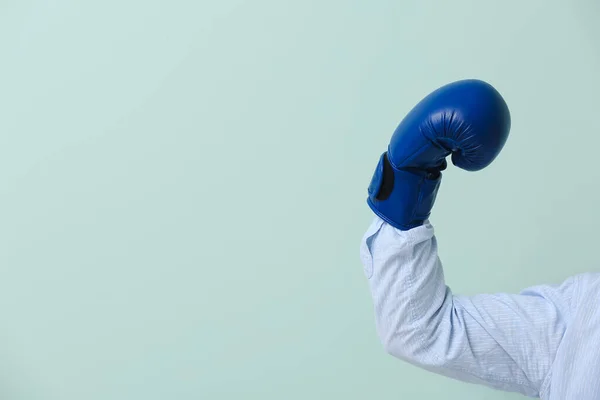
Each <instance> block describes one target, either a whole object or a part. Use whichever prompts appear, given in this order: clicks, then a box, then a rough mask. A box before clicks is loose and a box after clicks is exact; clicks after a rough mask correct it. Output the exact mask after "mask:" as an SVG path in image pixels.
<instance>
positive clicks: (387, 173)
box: [367, 152, 443, 230]
mask: <svg viewBox="0 0 600 400" xmlns="http://www.w3.org/2000/svg"><path fill="white" fill-rule="evenodd" d="M442 169H443V167H442V168H440V170H438V171H434V172H427V171H424V170H416V169H411V170H405V169H397V168H394V166H393V165H392V164H391V163H390V162H389V160H388V158H387V152H386V153H383V154H382V155H381V157H380V159H379V163H378V164H377V168H376V169H375V173H374V174H373V178H372V179H371V184H370V185H369V190H368V193H369V196H368V199H367V203H368V205H369V207H370V208H371V210H373V212H374V213H375V214H377V215H378V216H379V217H380V218H381V219H383V220H384V221H386V222H387V223H388V224H390V225H392V226H393V227H395V228H397V229H400V230H409V229H412V228H415V227H417V226H420V225H422V224H423V222H424V221H425V220H427V218H429V215H430V213H431V209H432V208H433V204H434V203H435V198H436V196H437V192H438V190H439V187H440V183H441V178H442V174H441V170H442Z"/></svg>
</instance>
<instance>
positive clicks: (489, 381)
mask: <svg viewBox="0 0 600 400" xmlns="http://www.w3.org/2000/svg"><path fill="white" fill-rule="evenodd" d="M361 260H362V263H363V266H364V271H365V275H366V277H367V279H368V281H369V285H370V290H371V294H372V297H373V305H374V310H375V317H376V328H377V332H378V335H379V339H380V340H381V343H382V344H383V346H384V348H385V350H386V351H387V352H388V353H389V354H391V355H393V356H395V357H397V358H399V359H402V360H404V361H406V362H409V363H411V364H413V365H416V366H419V367H421V368H424V369H426V370H429V371H432V372H435V373H438V374H441V375H445V376H447V377H450V378H454V379H458V380H461V381H464V382H470V383H476V384H482V385H486V386H489V387H493V388H495V389H499V390H504V391H509V392H518V393H521V394H523V395H526V396H531V397H537V396H538V395H539V391H540V388H541V387H542V385H543V384H544V380H545V379H546V377H547V376H548V373H549V371H550V367H551V365H552V362H553V360H554V356H555V354H556V351H557V349H558V346H559V344H560V341H561V338H562V337H563V334H564V331H565V329H566V327H567V324H568V322H569V319H570V318H571V315H572V308H573V301H572V298H573V296H574V292H575V290H576V286H577V285H576V283H577V277H572V278H570V279H568V280H566V281H565V282H563V283H562V284H560V285H555V286H552V285H542V286H536V287H531V288H528V289H526V290H523V291H522V292H521V293H520V294H503V293H501V294H482V295H477V296H471V297H467V296H457V295H454V294H453V293H452V291H451V289H450V288H449V287H447V286H446V284H445V280H444V272H443V269H442V263H441V261H440V259H439V257H438V252H437V241H436V238H435V235H434V229H433V226H432V225H431V224H430V223H429V222H427V223H425V224H424V225H423V226H420V227H417V228H414V229H411V230H409V231H400V230H398V229H395V228H393V227H392V226H390V225H388V224H386V223H385V222H384V221H382V220H381V219H379V218H377V217H376V218H375V220H374V221H373V223H372V225H371V226H370V227H369V229H368V231H367V232H366V234H365V235H364V237H363V240H362V243H361ZM483 272H485V271H482V273H483Z"/></svg>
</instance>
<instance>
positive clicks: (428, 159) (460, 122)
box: [367, 80, 511, 230]
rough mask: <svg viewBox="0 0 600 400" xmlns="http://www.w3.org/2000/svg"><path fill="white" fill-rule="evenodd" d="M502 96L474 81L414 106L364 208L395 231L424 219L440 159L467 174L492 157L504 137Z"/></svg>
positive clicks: (435, 189) (505, 115)
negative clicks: (367, 206)
mask: <svg viewBox="0 0 600 400" xmlns="http://www.w3.org/2000/svg"><path fill="white" fill-rule="evenodd" d="M510 124H511V123H510V112H509V110H508V106H507V105H506V103H505V101H504V99H503V98H502V96H501V95H500V94H499V93H498V92H497V91H496V89H494V88H493V87H492V86H491V85H489V84H488V83H486V82H482V81H479V80H463V81H458V82H454V83H450V84H448V85H446V86H442V87H441V88H439V89H437V90H436V91H434V92H433V93H431V94H429V95H428V96H427V97H425V98H424V99H423V100H421V102H419V104H417V105H416V106H415V107H414V108H413V109H412V110H411V111H410V112H409V113H408V115H407V116H406V117H405V118H404V119H403V120H402V122H401V123H400V125H398V127H397V128H396V130H395V132H394V134H393V135H392V139H391V140H390V144H389V146H388V149H387V152H385V153H383V154H382V155H381V158H380V159H379V164H378V165H377V169H376V170H375V173H374V175H373V178H372V180H371V184H370V185H369V190H368V193H369V197H368V199H367V203H368V204H369V206H370V207H371V209H372V210H373V212H374V213H375V214H377V215H378V216H379V217H380V218H381V219H383V220H384V221H386V222H387V223H388V224H390V225H392V226H393V227H395V228H397V229H400V230H409V229H412V228H414V227H417V226H420V225H422V224H423V222H424V221H425V220H426V219H428V218H429V215H430V214H431V209H432V208H433V204H434V202H435V199H436V196H437V192H438V190H439V187H440V182H441V178H442V171H443V170H445V169H446V167H447V162H446V157H448V156H449V155H452V157H451V159H452V163H453V164H454V165H456V166H457V167H459V168H462V169H464V170H467V171H478V170H481V169H483V168H485V167H487V166H488V165H490V164H491V163H492V161H494V159H495V158H496V157H497V156H498V154H499V153H500V151H501V150H502V148H503V147H504V144H505V143H506V140H507V138H508V133H509V131H510Z"/></svg>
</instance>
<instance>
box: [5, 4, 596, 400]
mask: <svg viewBox="0 0 600 400" xmlns="http://www.w3.org/2000/svg"><path fill="white" fill-rule="evenodd" d="M599 14H600V7H599V6H598V3H597V2H595V1H593V0H575V1H547V0H532V1H527V2H525V1H521V0H495V1H492V0H488V1H477V0H457V1H442V0H438V1H423V0H404V1H399V0H394V1H387V0H370V1H363V2H358V1H341V0H329V1H316V0H302V1H296V0H293V1H292V0H290V1H276V0H254V1H244V0H219V1H217V0H215V1H210V2H209V1H203V0H200V1H197V0H144V1H141V0H105V1H95V2H92V1H80V0H4V1H2V2H1V3H0V242H1V245H0V398H2V399H3V400H81V399H85V400H107V399H110V400H165V399H176V400H191V399H194V400H199V399H202V400H222V399H223V400H224V399H227V400H229V399H245V400H246V399H247V400H254V399H257V400H258V399H260V400H268V399H286V400H300V399H302V400H304V399H327V400H331V399H344V400H353V399H357V400H358V399H360V400H363V399H403V400H404V399H423V400H426V399H442V398H443V399H488V400H491V399H518V398H520V397H519V396H515V395H510V394H505V393H500V392H496V391H492V390H490V389H487V388H483V387H478V386H473V385H467V384H463V383H460V382H455V381H452V380H449V379H447V378H442V377H438V376H435V375H432V374H430V373H427V372H423V371H420V370H418V369H416V368H414V367H411V366H409V365H406V364H404V363H402V362H401V361H398V360H395V359H393V358H392V357H391V356H388V355H386V354H385V352H384V351H383V349H382V346H381V345H380V343H379V342H378V340H377V337H376V333H375V326H374V317H373V309H372V304H371V298H370V294H369V290H368V286H367V282H366V279H365V276H364V274H363V269H362V265H361V264H360V259H359V244H360V240H361V237H362V235H363V233H364V231H365V230H366V228H367V227H368V225H369V223H370V221H371V219H372V218H373V215H372V214H371V212H370V211H369V209H368V207H367V205H366V203H365V200H366V195H367V191H366V188H367V186H368V184H369V182H370V179H371V176H372V174H373V171H374V168H375V166H376V164H377V161H378V158H379V156H380V154H381V153H382V152H383V151H384V150H385V148H386V146H387V143H388V140H389V138H390V136H391V133H392V132H393V130H394V128H395V127H396V125H397V124H398V122H399V121H400V120H401V119H402V118H403V116H404V115H405V114H406V113H407V112H408V111H409V110H410V108H412V106H413V105H414V104H416V102H418V101H419V100H420V99H421V98H422V97H423V96H425V95H426V94H428V93H429V92H430V91H432V90H434V89H436V88H437V87H439V86H441V85H444V84H446V83H449V82H451V81H454V80H458V79H463V78H478V79H483V80H486V81H488V82H490V83H491V84H493V85H494V86H495V87H496V88H497V89H498V90H499V91H500V92H501V93H502V95H503V96H504V97H505V99H506V101H507V103H508V104H509V107H510V109H511V113H512V126H513V129H512V131H511V136H510V138H509V140H508V142H507V144H506V147H505V148H504V151H503V152H502V153H501V155H500V157H498V159H497V160H496V161H495V162H494V163H493V164H492V165H491V166H490V167H489V168H487V169H485V170H483V171H480V172H478V173H468V172H464V171H461V170H458V169H456V168H449V169H448V170H447V172H446V173H445V176H444V179H443V183H442V187H441V190H440V194H439V196H438V200H437V203H436V206H435V208H434V211H433V216H432V219H431V221H432V223H433V224H434V226H435V227H436V232H437V236H438V239H439V245H440V256H441V257H442V260H443V263H444V267H445V273H446V278H447V283H448V284H449V285H450V286H451V287H452V289H453V290H454V292H456V293H461V294H475V293H481V292H499V291H508V292H515V291H519V290H520V289H522V288H524V287H527V286H529V285H535V284H540V283H557V282H560V281H562V280H563V279H565V278H566V277H568V276H569V275H572V274H575V273H579V272H584V271H591V270H598V269H599V268H600V265H599V262H600V255H599V254H598V243H597V242H598V235H599V234H598V230H597V228H596V227H597V224H598V222H600V213H599V211H598V208H597V204H598V203H599V201H600V182H598V175H599V173H598V150H597V149H598V146H600V139H599V135H600V130H599V128H598V108H599V106H600V99H599V96H598V94H599V93H600V78H599V75H598V71H600V50H599V47H598V41H599V39H600V25H598V24H597V20H598V16H599Z"/></svg>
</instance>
